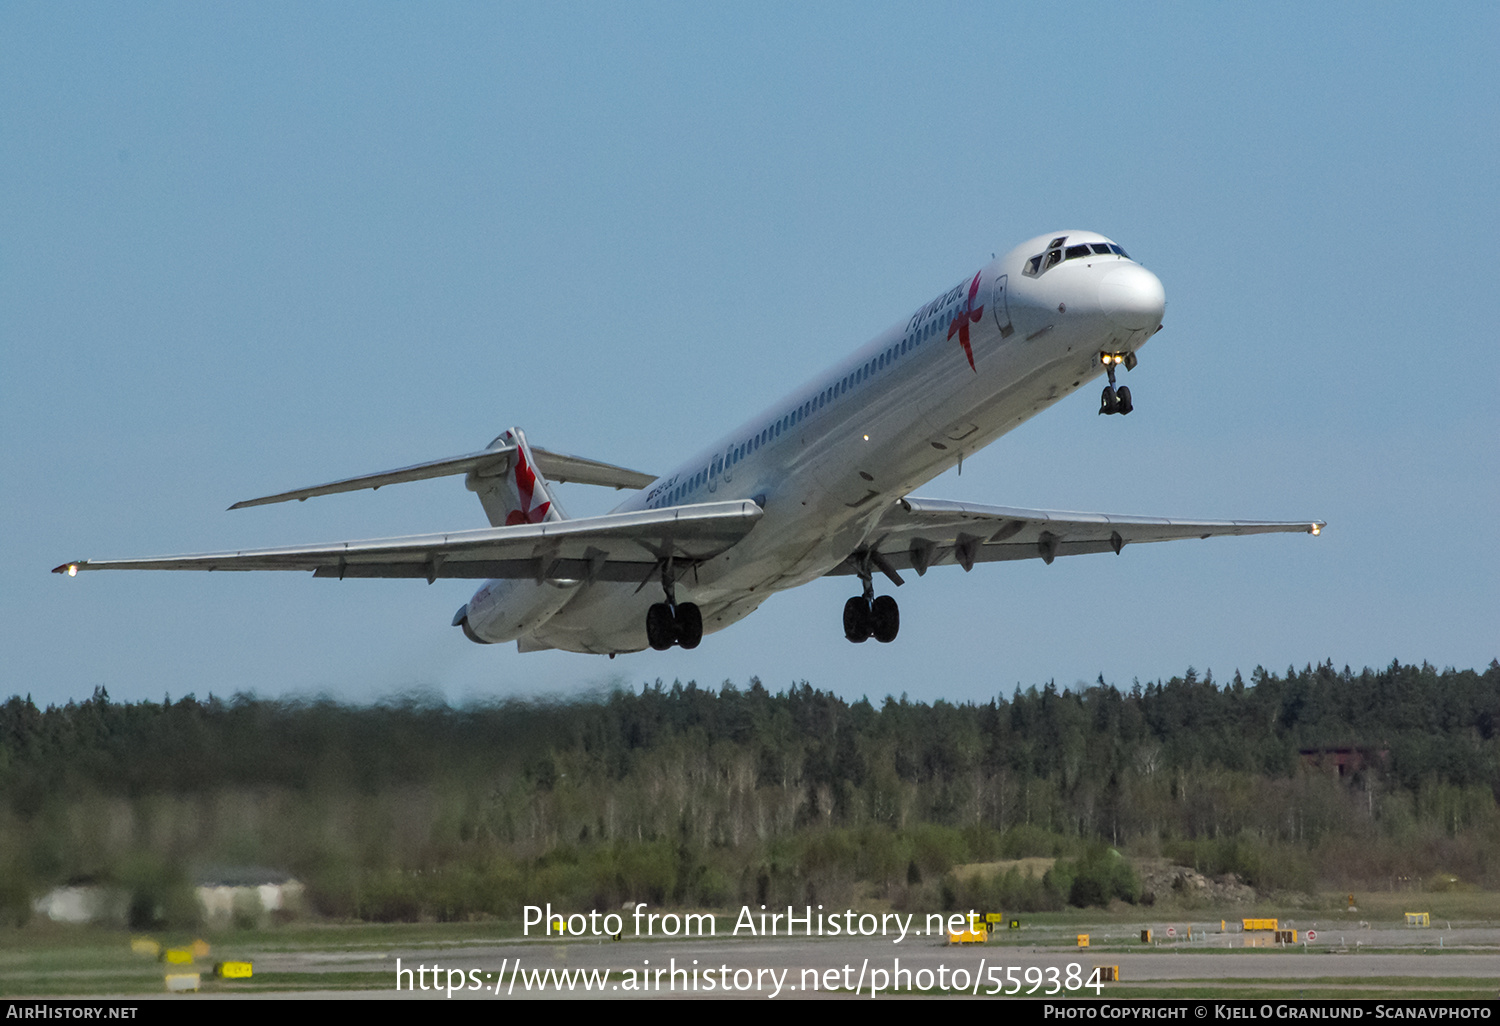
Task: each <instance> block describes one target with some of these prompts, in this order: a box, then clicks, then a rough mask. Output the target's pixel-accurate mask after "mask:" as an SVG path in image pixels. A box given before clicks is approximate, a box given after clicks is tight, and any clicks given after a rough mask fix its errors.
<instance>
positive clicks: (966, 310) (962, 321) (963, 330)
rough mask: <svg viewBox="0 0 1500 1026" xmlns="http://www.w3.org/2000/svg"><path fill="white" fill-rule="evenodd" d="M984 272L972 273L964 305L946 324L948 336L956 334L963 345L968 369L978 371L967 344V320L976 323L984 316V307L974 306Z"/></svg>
mask: <svg viewBox="0 0 1500 1026" xmlns="http://www.w3.org/2000/svg"><path fill="white" fill-rule="evenodd" d="M982 274H984V272H983V271H980V272H979V273H978V274H975V275H974V280H973V281H971V282H970V283H969V296H968V298H967V299H965V300H964V305H963V306H962V307H961V308H960V309H959V311H958V315H957V316H956V317H954V318H953V323H952V324H950V325H948V337H949V338H950V339H951V338H953V336H954V335H955V334H956V335H958V344H959V345H961V346H963V347H964V355H965V356H967V357H968V358H969V369H970V370H972V371H973V372H974V373H976V374H978V373H979V368H978V367H975V366H974V349H973V347H971V346H970V345H969V322H971V321H972V322H973V323H975V324H978V323H979V321H980V318H982V317H983V316H984V307H983V306H975V305H974V300H976V299H978V298H979V278H980V275H982Z"/></svg>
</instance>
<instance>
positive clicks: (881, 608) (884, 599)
mask: <svg viewBox="0 0 1500 1026" xmlns="http://www.w3.org/2000/svg"><path fill="white" fill-rule="evenodd" d="M870 576H871V575H870V567H869V566H868V561H865V564H864V565H861V567H860V571H859V579H860V580H861V581H863V582H864V586H865V591H864V594H863V595H857V596H855V597H854V598H852V599H850V600H849V601H848V602H845V603H844V637H846V638H848V639H849V640H850V641H852V642H854V643H855V644H859V643H861V642H864V641H868V640H870V638H872V637H873V638H874V639H875V640H876V641H879V642H882V643H887V642H892V641H895V640H896V635H897V634H898V633H899V632H900V630H901V609H900V608H899V607H898V606H897V605H896V600H895V599H893V598H891V597H890V596H889V595H881V596H879V597H878V598H877V597H876V596H875V585H874V583H873V582H872V581H871V580H870Z"/></svg>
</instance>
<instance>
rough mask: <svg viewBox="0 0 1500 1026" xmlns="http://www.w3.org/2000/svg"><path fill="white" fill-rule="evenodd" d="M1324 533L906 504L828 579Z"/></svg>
mask: <svg viewBox="0 0 1500 1026" xmlns="http://www.w3.org/2000/svg"><path fill="white" fill-rule="evenodd" d="M1324 526H1325V524H1324V522H1323V521H1321V520H1312V521H1307V520H1303V521H1280V520H1184V519H1180V518H1176V517H1172V518H1166V517H1137V516H1124V515H1120V514H1114V513H1066V512H1059V511H1057V510H1046V509H1019V508H1015V507H1011V506H981V505H976V504H974V503H967V502H949V501H946V500H943V499H919V498H915V497H908V498H905V499H902V500H900V501H899V502H897V503H895V504H894V505H893V506H892V507H891V508H890V509H889V510H888V511H887V512H886V513H885V515H884V516H882V517H881V518H880V521H879V523H878V524H877V525H876V528H875V530H874V532H873V533H872V534H871V536H870V537H871V538H872V539H873V540H872V541H871V543H870V544H869V545H868V546H866V547H865V548H864V549H862V550H861V551H860V552H858V553H854V554H852V555H851V556H850V557H849V558H848V559H846V560H845V561H844V562H843V563H840V564H839V565H838V566H837V567H835V568H834V569H833V570H831V571H829V574H830V575H837V574H852V573H858V572H859V564H860V559H861V557H865V558H867V559H870V560H871V561H873V563H874V565H875V566H876V568H877V569H880V570H882V571H884V572H886V573H887V575H890V574H893V573H894V572H895V571H898V570H915V571H916V572H917V573H918V574H919V575H920V574H925V573H926V572H927V570H928V568H929V567H933V566H941V565H944V564H948V565H952V564H957V565H959V566H962V567H963V568H964V569H965V570H970V569H972V568H973V566H974V564H975V563H991V562H998V561H1001V560H1007V559H1041V560H1044V561H1046V562H1048V563H1051V562H1052V560H1053V559H1055V558H1057V557H1058V556H1077V555H1083V554H1085V553H1090V552H1114V553H1117V554H1118V553H1119V551H1120V549H1121V548H1123V547H1124V546H1126V545H1133V544H1137V543H1140V542H1159V541H1175V540H1178V539H1184V538H1212V537H1215V536H1216V535H1243V534H1272V533H1276V532H1292V533H1305V534H1317V533H1319V532H1320V531H1322V529H1323V527H1324ZM882 564H884V565H882Z"/></svg>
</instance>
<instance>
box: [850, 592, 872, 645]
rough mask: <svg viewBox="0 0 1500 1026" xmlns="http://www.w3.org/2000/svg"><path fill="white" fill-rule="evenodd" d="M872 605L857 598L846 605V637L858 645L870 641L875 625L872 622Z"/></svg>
mask: <svg viewBox="0 0 1500 1026" xmlns="http://www.w3.org/2000/svg"><path fill="white" fill-rule="evenodd" d="M870 620H871V617H870V603H868V602H866V601H865V600H864V599H862V598H859V597H857V596H856V597H855V598H852V599H850V600H849V601H848V602H845V603H844V637H846V638H848V639H849V640H850V641H852V642H854V643H855V644H856V645H857V644H859V643H860V642H862V641H869V640H870V632H871V630H873V629H874V625H873V624H872V623H871V622H870Z"/></svg>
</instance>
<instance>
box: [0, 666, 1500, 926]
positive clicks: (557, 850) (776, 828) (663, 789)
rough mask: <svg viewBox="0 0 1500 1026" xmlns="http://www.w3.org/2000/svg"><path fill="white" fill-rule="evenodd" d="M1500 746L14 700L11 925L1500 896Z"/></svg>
mask: <svg viewBox="0 0 1500 1026" xmlns="http://www.w3.org/2000/svg"><path fill="white" fill-rule="evenodd" d="M1497 724H1500V664H1497V663H1495V662H1491V663H1490V665H1489V667H1488V668H1487V669H1485V670H1484V671H1483V672H1476V671H1472V670H1452V669H1445V670H1442V671H1438V670H1436V669H1434V668H1433V667H1431V666H1428V665H1425V664H1424V665H1422V666H1409V665H1407V666H1403V665H1400V664H1398V663H1392V664H1391V665H1390V666H1389V667H1386V668H1385V669H1382V670H1378V671H1374V670H1368V669H1367V670H1364V671H1363V672H1358V673H1356V672H1353V671H1351V670H1350V669H1349V668H1347V667H1345V668H1344V669H1343V670H1335V669H1334V667H1333V666H1332V665H1331V664H1325V665H1322V666H1308V667H1306V668H1304V669H1303V670H1300V671H1298V670H1295V669H1293V668H1288V670H1287V672H1286V673H1285V674H1284V675H1277V674H1274V673H1268V672H1266V671H1265V670H1263V669H1260V668H1257V669H1256V671H1255V672H1254V673H1253V674H1252V675H1251V678H1250V680H1249V681H1245V680H1242V679H1241V677H1240V675H1239V674H1238V673H1236V674H1235V675H1234V677H1233V679H1232V680H1229V681H1227V682H1219V681H1215V680H1214V679H1213V678H1212V675H1211V674H1204V675H1203V676H1202V677H1201V678H1200V677H1199V676H1198V675H1197V673H1196V672H1194V671H1193V670H1192V669H1189V670H1188V671H1187V672H1186V673H1185V674H1183V676H1181V677H1174V678H1172V679H1171V680H1168V681H1165V682H1161V681H1157V682H1153V683H1148V684H1145V685H1142V684H1139V683H1136V684H1134V685H1133V686H1131V687H1130V688H1129V689H1125V690H1122V689H1120V688H1118V687H1115V686H1113V685H1108V684H1105V683H1104V681H1103V680H1102V679H1101V680H1100V681H1099V682H1098V683H1097V684H1096V685H1093V686H1090V687H1087V688H1084V689H1082V690H1077V689H1063V690H1059V689H1058V688H1057V687H1055V686H1054V685H1052V684H1048V685H1046V686H1045V687H1041V688H1036V687H1033V688H1030V689H1028V690H1026V691H1024V692H1022V691H1020V690H1019V689H1017V690H1016V691H1015V692H1014V693H1013V694H1011V695H1010V696H1009V697H1005V696H1003V695H1002V696H997V697H996V698H995V699H994V700H992V701H990V702H987V703H985V704H983V705H978V704H963V705H952V704H949V703H947V702H943V701H937V702H934V703H932V704H930V705H929V704H925V703H920V702H911V701H908V700H907V699H906V698H905V696H903V697H901V698H899V699H898V698H891V697H887V698H886V699H884V701H882V702H880V703H878V704H876V703H872V702H870V701H868V700H865V699H861V700H860V701H857V702H853V703H851V702H847V701H845V700H843V699H841V698H838V697H836V696H834V695H832V694H829V693H826V692H822V691H819V690H817V689H815V688H813V687H811V686H809V685H807V684H805V683H804V684H799V685H797V686H794V687H791V688H788V689H787V690H785V691H781V692H778V693H772V692H770V691H768V690H767V689H766V688H764V687H763V686H762V685H761V683H760V682H759V681H757V680H752V681H751V682H750V684H749V686H748V687H745V688H737V687H735V686H734V685H732V684H730V683H728V682H725V683H724V684H723V685H722V686H721V687H719V688H702V687H699V686H698V685H697V684H695V683H691V682H690V683H688V684H685V685H684V684H672V685H670V686H664V685H663V684H662V683H661V682H657V683H655V684H654V685H648V686H646V687H644V688H643V689H642V690H640V691H639V692H632V691H623V690H622V691H616V692H614V693H611V694H608V695H602V696H596V697H592V698H582V699H570V700H567V701H558V702H546V701H539V700H532V701H526V702H520V701H509V702H503V703H496V704H487V705H470V706H465V707H461V708H454V707H450V706H448V705H446V704H444V703H442V702H434V701H427V700H423V699H422V698H420V697H415V698H407V699H403V700H399V701H394V702H386V703H382V704H377V705H374V706H364V707H356V706H349V705H342V704H337V703H334V702H331V701H271V700H264V699H258V698H254V697H247V696H238V695H237V696H235V697H233V698H231V699H228V700H222V699H219V698H213V697H210V698H208V699H207V700H202V701H200V700H198V699H196V698H194V697H193V696H188V697H185V698H181V699H179V700H177V701H171V700H170V699H167V700H164V701H163V702H161V703H154V702H137V703H129V704H122V703H115V702H111V701H110V700H109V697H108V695H107V694H106V693H105V692H104V691H103V690H102V689H101V690H97V691H96V692H95V694H94V696H93V697H92V698H90V699H89V700H87V701H83V702H70V703H68V704H67V705H65V706H62V707H49V708H47V709H45V710H42V709H38V708H37V707H36V706H35V705H34V704H33V703H32V702H31V700H30V699H29V698H21V697H13V698H11V699H10V700H9V701H7V702H5V703H4V704H3V705H0V922H11V923H19V922H24V921H25V919H26V918H27V915H28V913H29V908H30V902H31V900H32V898H34V897H35V896H36V895H37V894H39V893H41V892H43V891H45V890H46V889H48V888H50V887H52V886H55V885H58V884H61V883H65V882H69V881H72V882H78V881H95V882H107V883H114V884H116V885H119V886H122V887H125V888H127V889H130V890H131V891H132V893H136V894H155V895H168V896H170V895H171V894H173V893H176V894H179V895H180V894H181V893H182V892H183V890H184V889H185V888H186V886H187V882H188V881H189V880H190V879H191V877H192V875H193V873H194V872H195V871H197V870H199V869H201V867H203V866H206V865H219V866H224V865H236V866H263V867H274V868H276V869H279V870H284V871H286V872H289V873H291V874H293V875H295V876H297V877H298V878H299V879H301V880H303V881H304V882H305V883H306V884H307V886H308V904H309V906H310V907H309V909H308V911H309V912H310V913H313V914H320V915H326V916H332V917H355V918H365V919H375V920H392V919H416V918H436V919H457V918H466V917H472V916H476V915H496V916H516V915H517V914H518V911H519V908H520V906H521V905H522V904H524V903H534V902H538V901H551V902H553V903H554V904H556V905H560V906H566V907H571V908H582V909H587V908H590V907H594V908H601V909H602V908H605V907H618V906H619V904H620V903H621V902H623V901H625V900H641V901H648V902H652V903H655V904H661V903H675V904H679V905H693V906H703V907H724V906H732V905H738V904H740V903H752V902H755V903H758V902H774V903H786V902H796V903H798V904H801V903H803V902H806V901H817V902H823V903H825V904H831V906H836V907H843V906H846V905H847V906H858V904H859V903H860V902H861V901H864V900H881V901H887V902H891V903H894V904H895V905H896V906H897V907H920V908H923V909H927V910H931V909H934V908H938V907H969V906H974V905H983V906H985V907H997V906H1003V907H1006V908H1011V909H1027V908H1047V907H1058V906H1060V905H1061V904H1062V903H1063V902H1065V901H1068V900H1072V901H1074V902H1075V903H1084V902H1095V903H1102V902H1103V901H1107V900H1109V899H1110V898H1111V897H1114V898H1123V899H1125V900H1127V901H1140V900H1151V899H1152V897H1153V896H1152V895H1150V894H1146V893H1142V891H1141V888H1140V885H1139V883H1138V882H1137V881H1136V880H1135V879H1134V876H1133V874H1131V873H1130V872H1129V870H1128V860H1129V858H1132V857H1133V858H1148V857H1149V858H1154V857H1165V858H1169V859H1172V860H1175V861H1177V862H1179V863H1181V864H1185V865H1188V866H1192V867H1194V868H1196V869H1198V870H1200V871H1201V872H1204V873H1207V874H1210V875H1215V874H1221V873H1226V872H1233V873H1236V874H1238V875H1239V876H1240V877H1241V878H1242V879H1244V880H1246V881H1247V882H1249V883H1250V884H1252V885H1254V886H1255V887H1257V888H1260V889H1261V890H1263V891H1277V890H1298V891H1311V890H1315V889H1319V888H1323V887H1336V888H1347V887H1353V886H1359V887H1366V888H1367V887H1382V888H1383V887H1391V886H1423V885H1427V886H1433V885H1436V883H1437V882H1438V881H1440V880H1441V881H1448V882H1449V883H1451V879H1450V878H1451V877H1456V878H1457V879H1458V881H1459V885H1470V886H1473V885H1477V886H1483V887H1496V886H1500V737H1497V736H1496V732H1497ZM1336 746H1341V747H1345V748H1349V747H1353V748H1355V749H1357V750H1359V751H1360V752H1361V753H1362V761H1363V765H1361V766H1358V767H1357V768H1354V769H1352V771H1351V772H1348V773H1346V774H1344V775H1343V776H1340V775H1339V774H1338V773H1337V772H1334V771H1331V770H1330V769H1328V768H1327V766H1326V764H1325V765H1324V766H1321V767H1320V766H1317V765H1314V762H1315V761H1316V760H1315V758H1313V757H1307V756H1303V755H1300V754H1299V753H1300V752H1302V751H1304V750H1308V749H1314V750H1321V749H1328V748H1332V747H1336ZM1116 852H1122V853H1123V854H1124V856H1126V857H1127V858H1125V859H1120V858H1116V857H1115V853H1116ZM1028 856H1055V857H1060V858H1061V859H1063V861H1060V862H1059V863H1058V865H1057V866H1056V867H1055V869H1054V871H1053V873H1052V874H1049V875H1048V876H1047V877H1046V878H1044V879H1040V880H1038V879H1035V878H1022V877H1020V876H1018V875H1017V874H1015V873H1012V874H1010V875H1009V876H1008V877H1002V878H993V879H986V878H984V877H982V876H980V877H972V878H971V877H968V876H960V875H956V874H954V873H953V872H952V870H953V868H954V867H955V866H960V865H964V864H967V863H973V862H981V861H990V860H998V859H1013V858H1021V857H1028ZM142 907H151V908H154V909H156V912H155V913H154V914H156V915H159V916H161V915H165V916H173V915H176V916H179V917H191V915H192V911H191V903H190V902H184V901H176V902H174V901H170V900H157V901H154V902H147V903H145V905H144V906H142ZM163 910H166V911H163ZM173 910H175V911H173Z"/></svg>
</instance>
